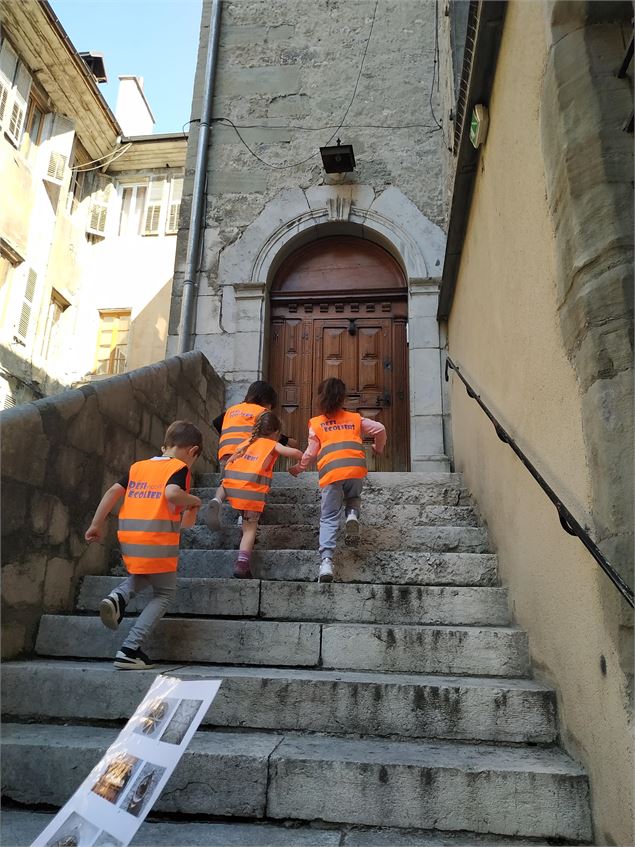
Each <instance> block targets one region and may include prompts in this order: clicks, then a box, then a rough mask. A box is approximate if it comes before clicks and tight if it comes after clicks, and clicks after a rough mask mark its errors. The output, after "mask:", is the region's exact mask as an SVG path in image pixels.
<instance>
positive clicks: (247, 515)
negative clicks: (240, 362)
mask: <svg viewBox="0 0 635 847" xmlns="http://www.w3.org/2000/svg"><path fill="white" fill-rule="evenodd" d="M279 435H280V421H279V420H278V418H277V417H276V415H274V414H273V412H263V413H262V414H261V415H260V416H259V417H258V419H257V420H256V423H255V425H254V428H253V432H252V433H251V437H250V438H249V439H248V440H246V441H244V442H243V443H242V444H241V445H240V447H239V448H238V450H236V452H235V453H234V454H233V455H232V456H231V457H230V458H229V459H228V461H227V464H226V465H225V473H224V476H223V481H222V485H221V487H222V489H223V496H227V499H228V500H229V502H230V503H231V505H232V506H233V508H234V509H238V510H239V511H241V513H242V518H243V522H242V533H243V534H242V538H241V540H240V549H239V551H238V560H237V562H236V567H235V569H234V576H236V577H238V578H239V579H251V569H250V566H249V561H250V559H251V551H252V550H253V548H254V542H255V540H256V531H257V529H258V521H259V520H260V515H261V514H262V512H263V509H264V508H265V501H266V499H267V494H268V493H269V489H270V488H271V482H272V479H273V467H274V465H275V463H276V461H277V459H278V456H288V457H289V458H290V459H301V458H302V451H301V450H296V449H295V448H294V447H287V446H285V445H283V444H280V442H279V441H278V437H279Z"/></svg>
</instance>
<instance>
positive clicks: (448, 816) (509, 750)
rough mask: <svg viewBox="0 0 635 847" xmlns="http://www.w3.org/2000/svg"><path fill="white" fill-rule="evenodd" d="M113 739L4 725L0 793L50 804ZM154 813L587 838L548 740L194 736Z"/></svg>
mask: <svg viewBox="0 0 635 847" xmlns="http://www.w3.org/2000/svg"><path fill="white" fill-rule="evenodd" d="M116 735H117V730H116V729H110V728H102V727H99V728H97V727H90V726H46V725H40V724H30V725H26V724H9V723H7V724H5V725H4V727H3V733H2V761H3V782H4V787H3V791H4V796H5V797H6V798H7V799H8V800H11V801H13V802H16V803H20V804H44V803H46V804H52V805H56V806H59V805H61V804H62V803H64V802H65V801H66V799H67V798H68V797H69V796H70V795H71V794H72V792H73V791H74V790H75V788H76V787H77V785H78V784H79V782H80V781H81V780H82V779H83V778H84V777H85V776H86V775H87V774H88V773H89V771H90V770H91V768H92V767H93V766H94V764H95V763H96V762H97V761H98V760H99V758H100V756H101V755H102V753H103V752H104V750H105V749H106V748H107V747H108V745H109V744H111V743H112V741H113V740H114V739H115V737H116ZM155 809H156V810H157V811H159V812H169V813H179V814H181V815H192V814H196V815H216V816H220V815H222V816H226V817H241V818H248V819H249V818H252V819H254V818H255V819H263V818H268V819H269V820H275V819H278V820H288V819H291V820H300V821H327V822H333V823H340V824H341V823H349V824H359V825H365V826H393V827H416V828H420V829H430V828H433V827H436V828H439V827H442V829H443V830H449V831H462V830H464V831H468V832H470V831H471V832H480V833H495V834H498V835H514V836H517V835H520V836H525V837H538V838H564V839H571V840H575V839H582V840H589V839H590V838H591V821H590V813H589V790H588V783H587V779H586V776H585V774H584V772H583V770H582V769H581V768H580V767H579V766H578V765H576V764H575V763H574V762H573V761H572V760H571V759H569V758H568V757H567V756H565V755H564V754H563V753H562V752H561V751H560V750H558V749H556V748H547V749H544V748H536V747H505V746H491V745H468V744H456V743H454V742H447V741H446V742H444V741H437V742H403V741H385V740H382V741H377V740H355V739H347V738H341V737H340V738H331V737H320V736H294V735H283V734H278V733H271V734H264V733H251V732H249V733H233V732H220V733H219V732H205V731H203V732H201V731H199V732H198V733H197V734H196V735H195V736H194V738H193V740H192V742H191V744H190V746H189V748H188V749H187V750H186V752H185V754H184V756H183V758H182V759H181V762H180V763H179V765H178V766H177V768H176V770H175V772H174V774H173V776H172V777H171V778H170V780H169V782H168V784H167V786H166V788H165V791H164V792H163V794H162V795H161V797H160V798H159V799H158V801H157V803H156V805H155Z"/></svg>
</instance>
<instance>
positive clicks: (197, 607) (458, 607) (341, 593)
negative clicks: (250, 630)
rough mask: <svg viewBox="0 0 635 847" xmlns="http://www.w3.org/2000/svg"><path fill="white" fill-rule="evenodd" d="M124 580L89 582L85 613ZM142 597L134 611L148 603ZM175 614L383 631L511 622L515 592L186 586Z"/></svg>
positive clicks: (82, 603)
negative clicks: (382, 627) (369, 626)
mask: <svg viewBox="0 0 635 847" xmlns="http://www.w3.org/2000/svg"><path fill="white" fill-rule="evenodd" d="M120 582H121V580H120V579H119V578H118V577H108V576H87V577H84V579H83V582H82V586H81V590H80V594H79V599H78V603H77V608H78V609H80V610H82V611H97V610H98V609H99V603H100V601H101V599H102V598H103V597H105V596H106V594H108V593H109V592H110V591H112V590H113V589H115V588H116V587H117V585H118V584H119V583H120ZM149 596H151V595H149V594H148V593H144V594H141V595H139V597H138V598H135V599H133V600H132V601H131V603H130V604H129V605H128V607H127V609H126V612H127V613H128V612H137V611H139V610H140V609H143V608H144V606H145V604H146V603H147V600H148V597H149ZM169 614H170V615H197V616H209V617H254V618H255V617H259V618H268V619H276V620H293V621H302V620H309V621H332V622H336V621H343V622H351V623H352V622H357V623H378V624H384V623H386V624H399V623H402V624H443V625H451V624H463V625H470V626H472V625H474V624H484V625H488V626H505V625H506V624H508V623H509V620H510V619H509V610H508V605H507V590H506V589H504V588H493V587H472V586H470V587H453V586H452V587H450V586H422V585H369V584H368V583H357V584H355V583H348V584H347V583H330V584H326V585H318V584H317V583H314V582H268V581H262V582H261V581H260V580H256V579H179V580H178V582H177V594H176V598H175V601H174V603H173V604H172V605H171V606H170V609H169Z"/></svg>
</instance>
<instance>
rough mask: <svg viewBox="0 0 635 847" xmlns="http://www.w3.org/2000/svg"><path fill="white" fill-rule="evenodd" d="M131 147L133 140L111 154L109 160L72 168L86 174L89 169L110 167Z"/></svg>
mask: <svg viewBox="0 0 635 847" xmlns="http://www.w3.org/2000/svg"><path fill="white" fill-rule="evenodd" d="M131 147H132V141H129V142H128V143H127V144H124V146H123V147H122V148H121V150H115V151H114V153H111V154H109V155H110V159H108V161H107V162H104V161H102V162H100V164H98V165H95V166H94V167H92V168H86V167H84V165H78V166H77V167H76V168H71V170H72V171H75V172H76V173H80V174H85V173H89V171H98V170H99V169H100V168H106V167H108V165H112V163H113V162H116V161H117V159H120V158H121V157H122V156H123V154H124V153H127V152H128V150H130V148H131ZM104 158H105V157H104ZM96 161H97V160H96ZM85 164H87V165H89V164H90V162H86V163H85Z"/></svg>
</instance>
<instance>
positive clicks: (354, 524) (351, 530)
mask: <svg viewBox="0 0 635 847" xmlns="http://www.w3.org/2000/svg"><path fill="white" fill-rule="evenodd" d="M344 541H345V542H346V543H347V544H357V542H358V541H359V518H358V517H357V515H356V514H355V512H349V513H348V515H346V526H345V529H344Z"/></svg>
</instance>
